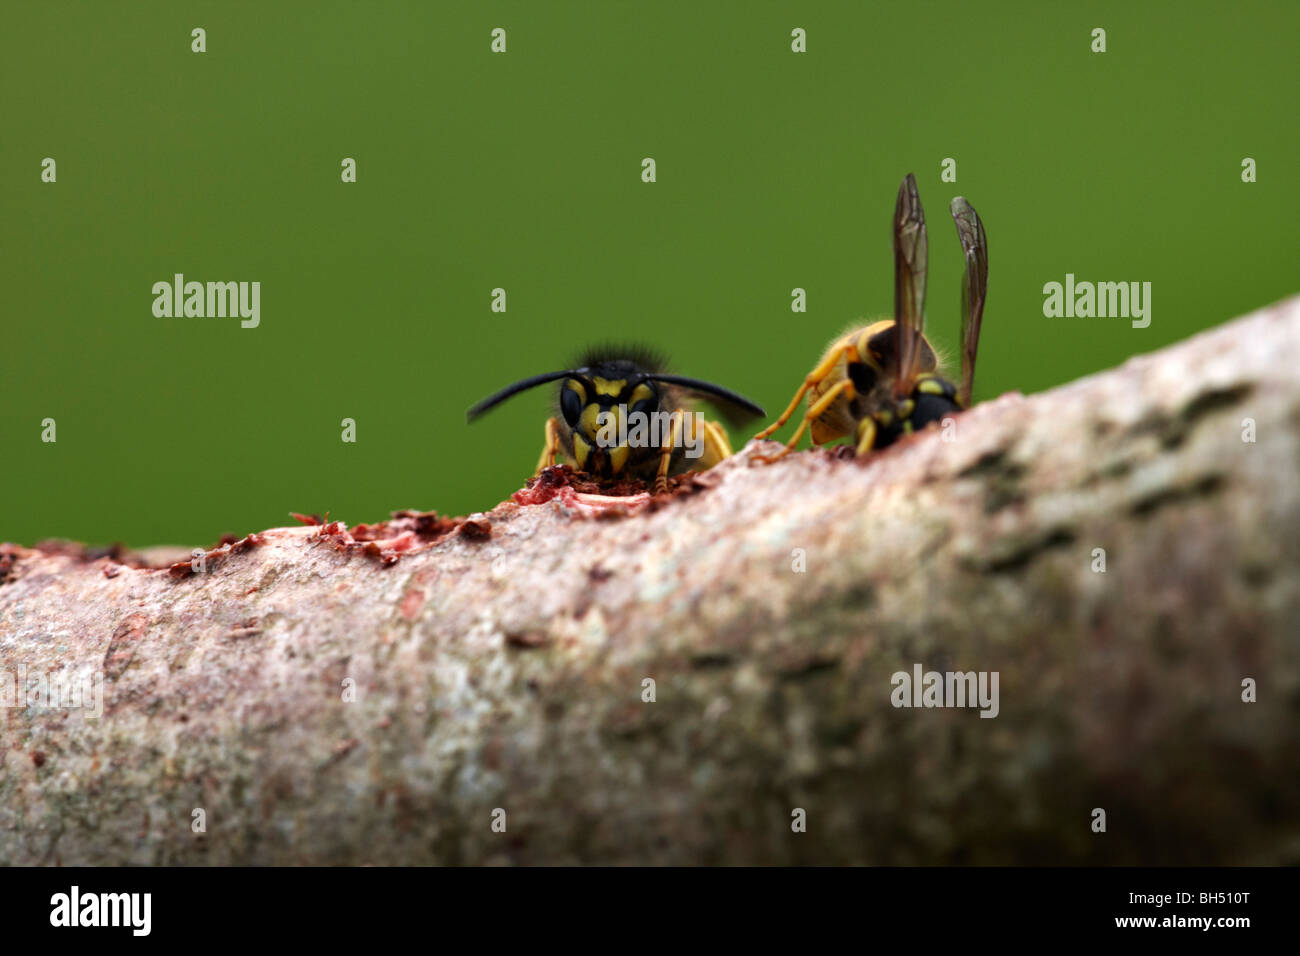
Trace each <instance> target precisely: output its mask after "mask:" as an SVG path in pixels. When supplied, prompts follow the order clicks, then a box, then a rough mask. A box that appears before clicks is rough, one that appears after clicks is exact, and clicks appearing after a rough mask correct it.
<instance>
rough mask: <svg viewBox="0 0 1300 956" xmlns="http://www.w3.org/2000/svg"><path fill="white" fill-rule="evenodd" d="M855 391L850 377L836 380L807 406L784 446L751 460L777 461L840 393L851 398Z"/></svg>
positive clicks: (786, 453)
mask: <svg viewBox="0 0 1300 956" xmlns="http://www.w3.org/2000/svg"><path fill="white" fill-rule="evenodd" d="M857 393H858V390H857V389H856V388H854V387H853V380H852V379H848V378H846V379H842V380H841V381H838V382H836V383H835V384H834V385H832V386H831V387H830V388H829V389H827V391H826V394H825V395H823V396H822V397H821V398H819V399H817V401H815V402H814V403H813V404H812V405H811V406H809V408H808V411H806V412H804V416H803V421H802V422H800V423H799V427H798V428H796V429H795V431H794V437H793V438H791V439H790V440H789V441H788V442H787V443H786V446H785V447H784V448H782V449H781V450H780V451H778V452H777V453H776V454H775V455H755V456H754V458H753V460H754V461H760V462H763V463H764V464H771V463H772V462H774V461H779V460H780V459H782V458H784V457H785V456H786V455H788V454H790V452H792V451H794V446H795V445H797V444H799V439H800V438H803V433H804V432H806V431H807V430H808V426H809V425H810V424H811V423H812V422H813V421H815V420H816V419H818V418H820V417H821V414H822V412H824V411H826V409H828V408H830V407H831V405H832V404H834V402H835V400H836V399H838V398H839V397H840V396H841V395H844V396H845V397H846V398H850V399H851V398H853V397H854V396H855V395H857Z"/></svg>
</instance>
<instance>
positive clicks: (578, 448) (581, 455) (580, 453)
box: [573, 435, 591, 471]
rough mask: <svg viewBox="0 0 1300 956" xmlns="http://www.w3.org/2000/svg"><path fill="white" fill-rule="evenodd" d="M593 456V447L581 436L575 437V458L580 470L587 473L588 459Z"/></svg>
mask: <svg viewBox="0 0 1300 956" xmlns="http://www.w3.org/2000/svg"><path fill="white" fill-rule="evenodd" d="M590 454H591V445H589V444H587V441H586V439H584V438H583V437H582V436H581V435H574V436H573V457H574V458H576V459H577V461H578V470H579V471H585V470H586V468H587V457H588V456H589V455H590Z"/></svg>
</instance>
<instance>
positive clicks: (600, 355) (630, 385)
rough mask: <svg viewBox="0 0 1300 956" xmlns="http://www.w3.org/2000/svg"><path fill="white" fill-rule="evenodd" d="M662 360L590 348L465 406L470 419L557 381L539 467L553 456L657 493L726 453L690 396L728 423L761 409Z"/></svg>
mask: <svg viewBox="0 0 1300 956" xmlns="http://www.w3.org/2000/svg"><path fill="white" fill-rule="evenodd" d="M664 365H665V363H664V361H663V359H662V358H661V357H660V356H658V355H656V354H654V353H653V352H651V351H649V350H648V349H644V348H639V347H621V348H597V349H592V350H591V351H589V352H587V353H586V354H585V355H583V356H582V357H581V358H580V359H579V360H578V361H577V363H576V364H575V366H574V367H573V368H569V369H565V370H563V371H558V372H545V373H543V374H541V375H534V376H532V377H531V378H526V379H523V380H522V381H519V382H515V383H514V384H513V385H507V386H506V387H505V388H503V389H502V390H501V391H499V392H497V393H496V394H494V395H490V396H488V397H487V398H485V399H483V401H481V402H479V403H478V404H477V405H475V406H474V407H473V408H471V409H470V410H469V411H468V412H467V413H466V418H467V420H469V421H473V420H474V419H476V418H477V417H478V416H480V415H482V414H483V413H484V412H486V411H488V410H489V409H491V408H493V407H495V406H496V405H499V404H500V403H501V402H503V401H505V400H506V399H507V398H510V397H511V396H512V395H517V394H518V393H520V392H523V391H526V390H528V389H530V388H535V387H536V386H538V385H544V384H546V383H547V382H557V381H558V382H559V383H560V388H559V393H558V395H557V407H556V409H555V414H553V415H552V416H551V417H550V418H549V419H547V421H546V444H545V445H544V446H543V448H542V457H541V459H540V460H539V461H538V463H537V472H538V473H540V472H541V471H542V470H543V469H544V468H546V467H548V466H550V465H552V464H555V460H556V458H557V457H559V458H560V459H561V460H562V461H563V462H564V463H565V464H567V465H569V466H570V467H572V468H575V469H577V470H578V471H582V472H586V473H587V474H589V475H591V476H592V477H594V478H597V479H600V480H611V479H616V478H624V477H630V478H639V479H642V480H645V481H649V480H651V479H654V482H655V487H656V490H659V491H662V490H663V489H664V488H666V487H667V482H668V478H669V476H671V475H677V474H681V473H682V472H686V471H704V470H706V469H708V468H712V467H713V466H714V465H716V464H717V463H718V462H720V461H722V460H723V459H724V458H727V457H728V456H730V455H731V453H732V451H731V443H730V442H729V441H728V440H727V433H726V432H725V431H723V429H722V427H721V426H720V425H719V424H718V423H717V422H713V421H708V420H706V419H705V418H704V417H703V415H701V414H699V413H698V412H696V411H695V409H694V404H693V400H694V399H697V398H699V399H703V400H705V401H708V402H710V403H711V404H713V405H715V406H716V407H717V408H718V410H719V411H720V412H722V414H723V416H724V417H725V418H727V419H728V420H729V421H731V422H732V423H734V424H743V423H745V422H747V421H752V420H753V419H754V418H758V417H761V416H762V415H763V414H764V412H763V409H762V408H761V407H760V406H758V405H756V404H754V403H753V402H751V401H750V400H749V399H747V398H744V397H743V396H741V395H737V394H736V393H735V392H732V391H729V390H727V389H725V388H722V387H721V386H719V385H714V384H712V383H710V382H703V381H700V380H699V379H694V378H687V377H686V376H683V375H673V374H671V373H669V372H668V371H666V370H665V367H664ZM643 426H644V427H643Z"/></svg>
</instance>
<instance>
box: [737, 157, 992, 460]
mask: <svg viewBox="0 0 1300 956" xmlns="http://www.w3.org/2000/svg"><path fill="white" fill-rule="evenodd" d="M950 210H951V212H952V218H953V221H954V222H955V223H956V224H957V238H958V239H959V240H960V241H961V248H962V253H963V254H964V256H965V259H966V276H965V281H964V282H963V284H962V305H961V342H962V354H961V371H962V374H961V387H960V388H958V387H957V386H954V385H953V384H952V382H950V381H949V380H948V379H947V378H945V377H944V376H943V375H942V374H941V370H940V362H939V359H938V357H937V356H936V354H935V350H934V348H933V347H932V346H931V345H930V343H929V342H928V341H927V340H926V338H925V335H924V332H923V327H924V322H925V314H924V309H925V279H926V270H927V267H928V263H927V256H928V250H927V239H926V232H925V213H924V212H923V211H922V209H921V197H920V195H919V194H918V193H917V189H916V179H915V178H914V177H913V176H912V174H911V173H908V174H907V177H906V178H905V179H904V180H903V183H902V185H901V186H900V187H899V189H898V202H897V204H896V205H895V207H894V221H893V233H894V318H893V319H882V320H880V321H878V322H873V323H871V324H870V325H867V326H866V327H857V328H854V329H852V330H850V331H848V332H846V333H845V334H844V335H841V336H840V337H839V338H837V339H836V340H835V341H834V342H832V343H831V344H830V347H829V348H828V349H827V350H826V352H825V353H824V354H823V355H822V358H821V361H820V362H818V363H817V367H816V368H814V369H813V370H812V371H811V372H809V373H808V375H807V376H806V377H805V378H804V381H803V384H802V385H800V386H799V390H798V391H797V392H795V396H794V399H793V400H792V401H791V402H790V405H789V407H788V408H787V409H786V410H785V411H784V412H783V413H782V414H781V417H780V418H778V419H777V420H776V421H775V422H773V423H772V424H771V425H769V426H768V427H767V428H765V429H763V430H762V431H761V432H759V433H758V435H756V436H755V437H756V438H759V439H761V438H766V437H767V436H768V435H770V434H772V433H773V432H774V431H776V430H777V429H778V428H780V427H781V426H782V425H784V424H785V423H786V422H787V421H789V420H790V417H791V416H792V415H793V414H794V413H795V410H796V409H797V408H798V407H799V402H800V400H801V399H803V398H804V396H805V395H806V396H807V399H808V409H807V411H806V412H804V416H803V421H802V422H801V423H800V424H799V427H798V429H796V431H795V433H794V437H793V438H791V439H790V441H789V442H788V443H787V444H786V446H785V448H783V449H782V450H781V451H779V452H777V453H776V454H775V455H756V456H755V459H756V460H757V461H762V462H771V461H776V460H777V459H779V458H781V457H783V456H785V455H787V454H789V453H790V452H791V451H792V450H793V449H794V447H795V445H797V444H798V443H799V439H800V438H802V437H803V433H804V432H805V431H806V430H809V429H811V432H812V442H813V444H814V445H823V444H825V443H826V442H829V441H834V440H835V439H837V438H845V437H850V436H851V437H852V438H853V439H854V441H855V442H856V445H857V454H859V455H865V454H866V453H867V452H869V451H871V450H872V449H877V448H884V447H885V446H887V445H889V444H892V443H893V442H894V441H896V440H897V439H898V438H899V437H900V436H902V435H907V434H911V433H912V432H914V431H918V430H920V429H921V428H924V427H925V426H926V425H928V424H929V423H931V422H936V421H941V420H942V419H944V418H945V417H947V416H949V415H951V414H953V413H955V412H959V411H962V410H963V409H966V408H968V407H970V400H971V386H972V384H973V383H974V378H975V353H976V350H977V348H978V346H979V336H980V324H981V322H982V321H983V317H984V298H985V292H986V290H987V287H988V276H989V253H988V241H987V239H986V237H985V235H984V224H983V223H982V222H980V217H979V215H978V214H977V213H976V212H975V209H974V207H973V206H971V204H970V203H969V202H967V201H966V199H965V198H964V197H962V196H958V197H957V198H956V199H954V200H953V201H952V204H951V206H950Z"/></svg>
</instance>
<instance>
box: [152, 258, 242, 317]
mask: <svg viewBox="0 0 1300 956" xmlns="http://www.w3.org/2000/svg"><path fill="white" fill-rule="evenodd" d="M153 295H154V300H153V314H154V315H156V316H157V317H158V318H160V319H170V318H182V317H185V318H194V319H204V318H208V319H224V318H227V317H230V318H234V317H236V316H238V317H239V318H240V319H241V320H242V321H240V323H239V325H240V327H241V328H245V329H255V328H257V326H258V324H259V323H260V322H261V321H262V283H260V282H186V281H185V274H184V273H182V272H178V273H176V274H175V275H174V276H172V281H171V282H168V281H167V280H166V279H162V280H160V281H158V282H155V283H154V284H153Z"/></svg>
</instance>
